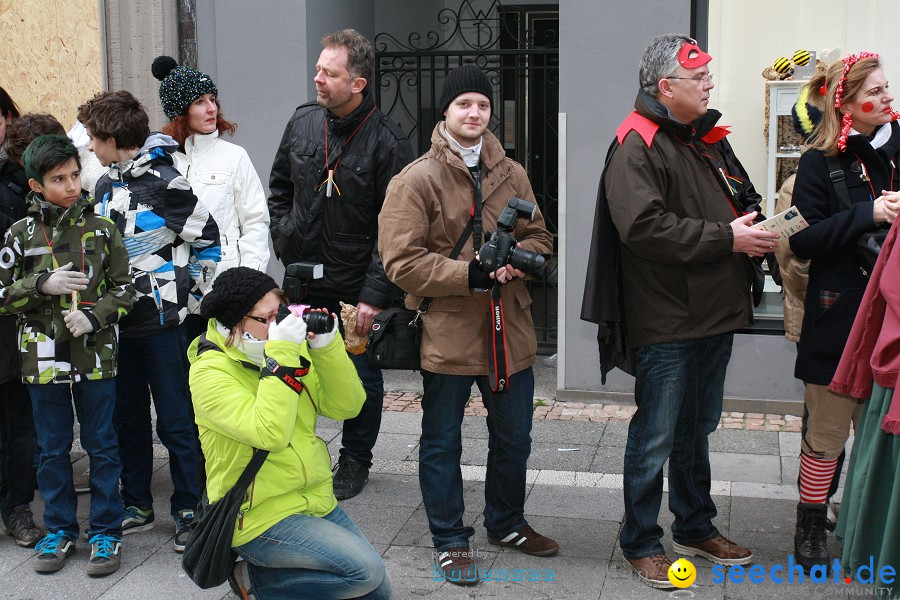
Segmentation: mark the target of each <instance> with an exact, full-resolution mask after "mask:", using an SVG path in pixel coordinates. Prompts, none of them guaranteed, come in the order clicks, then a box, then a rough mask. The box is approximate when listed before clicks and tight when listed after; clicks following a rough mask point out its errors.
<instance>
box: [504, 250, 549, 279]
mask: <svg viewBox="0 0 900 600" xmlns="http://www.w3.org/2000/svg"><path fill="white" fill-rule="evenodd" d="M544 262H545V261H544V257H543V256H541V255H540V254H539V253H537V252H532V251H531V250H525V249H523V248H513V249H512V250H510V251H509V264H511V265H512V266H513V267H514V268H516V269H519V270H520V271H524V272H525V273H526V274H528V275H531V276H532V277H537V278H542V277H543V276H544Z"/></svg>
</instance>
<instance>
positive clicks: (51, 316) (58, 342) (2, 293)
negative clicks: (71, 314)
mask: <svg viewBox="0 0 900 600" xmlns="http://www.w3.org/2000/svg"><path fill="white" fill-rule="evenodd" d="M28 200H29V202H30V205H29V209H28V215H27V216H26V217H25V218H24V219H22V220H21V221H18V222H16V223H15V224H14V225H13V226H12V227H10V229H9V231H8V232H7V234H6V238H5V240H4V242H3V247H2V248H0V286H2V287H0V315H4V314H18V315H19V349H20V351H21V353H22V377H23V379H24V380H25V382H26V383H68V382H74V381H82V380H91V379H106V378H109V377H115V375H116V361H117V358H118V344H119V342H118V338H119V327H118V325H117V323H118V322H119V321H120V320H121V319H122V317H124V316H125V315H126V314H127V313H128V311H129V310H130V309H131V305H132V304H133V303H134V285H133V284H132V275H131V266H130V265H129V263H128V253H127V252H126V251H125V244H124V242H123V241H122V236H121V234H120V233H119V230H118V229H117V228H116V225H115V223H113V222H112V221H110V220H109V219H107V218H105V217H101V216H99V215H96V214H94V212H93V210H92V204H93V200H92V198H91V197H90V196H89V195H88V194H87V193H86V192H85V193H83V194H82V196H81V198H80V199H79V200H77V201H76V202H75V203H74V204H73V205H72V206H71V207H69V208H68V209H65V208H62V207H59V206H55V205H53V204H50V203H49V202H47V201H46V200H44V198H43V197H42V196H40V195H38V194H34V193H32V194H30V195H29V197H28ZM69 262H71V263H72V264H73V265H74V268H75V269H78V270H80V271H82V272H84V273H85V274H87V276H88V278H89V280H90V283H88V288H87V289H86V290H84V291H82V292H79V293H78V298H77V301H78V307H77V308H78V309H79V310H83V311H84V312H85V313H86V314H87V315H88V318H89V319H90V320H91V322H92V324H93V325H94V331H93V332H92V333H88V334H86V335H83V336H80V337H78V338H73V337H72V334H71V333H69V330H68V329H67V328H66V325H65V323H64V322H63V314H62V311H64V310H72V297H71V296H69V295H63V296H45V295H44V294H42V293H41V292H39V291H38V283H39V282H40V281H41V280H42V276H46V275H47V274H48V273H49V272H50V271H51V270H52V269H55V268H57V267H59V266H60V265H65V264H66V263H69Z"/></svg>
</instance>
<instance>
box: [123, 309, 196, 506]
mask: <svg viewBox="0 0 900 600" xmlns="http://www.w3.org/2000/svg"><path fill="white" fill-rule="evenodd" d="M185 352H187V343H186V339H185V333H184V330H183V329H182V328H181V327H168V328H166V329H163V330H161V331H158V332H156V333H153V334H150V335H147V336H142V337H123V338H122V339H121V341H120V342H119V374H118V375H117V376H116V416H115V423H116V431H117V432H118V434H119V456H120V457H121V460H122V501H123V502H124V503H125V505H126V506H138V507H141V508H145V509H146V508H152V507H153V495H152V494H151V492H150V479H151V477H152V475H153V424H152V422H151V419H150V393H151V392H152V394H153V405H154V407H155V408H156V433H157V435H159V439H160V441H161V442H162V443H163V445H164V446H165V447H166V449H167V450H168V451H169V471H170V472H171V474H172V484H173V485H174V488H175V491H174V492H173V493H172V497H171V498H170V504H171V512H172V514H173V515H174V514H176V513H177V512H178V511H180V510H185V509H190V510H194V509H195V508H196V507H197V502H199V500H200V466H199V447H198V442H197V437H196V435H195V434H194V420H193V417H192V413H191V405H190V395H189V393H188V382H187V370H186V363H185V360H184V355H185ZM148 386H149V387H148Z"/></svg>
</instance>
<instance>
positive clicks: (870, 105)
mask: <svg viewBox="0 0 900 600" xmlns="http://www.w3.org/2000/svg"><path fill="white" fill-rule="evenodd" d="M860 108H861V109H862V111H863V112H864V113H870V112H872V111H873V110H875V105H874V104H873V103H872V102H863V104H862V106H860Z"/></svg>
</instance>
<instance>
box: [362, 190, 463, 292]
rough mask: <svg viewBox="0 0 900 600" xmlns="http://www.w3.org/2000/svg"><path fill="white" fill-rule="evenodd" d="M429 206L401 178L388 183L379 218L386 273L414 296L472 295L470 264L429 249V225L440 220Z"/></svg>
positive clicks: (428, 203)
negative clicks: (437, 219) (435, 220)
mask: <svg viewBox="0 0 900 600" xmlns="http://www.w3.org/2000/svg"><path fill="white" fill-rule="evenodd" d="M430 204H431V202H430V201H429V200H426V199H425V198H423V197H422V196H421V195H420V194H419V193H418V192H417V190H415V189H413V187H412V186H410V185H409V184H408V183H407V182H406V181H404V180H403V178H402V176H397V177H394V179H392V180H391V182H390V184H388V188H387V192H386V193H385V198H384V208H383V209H382V210H381V214H380V215H379V216H378V251H379V253H380V254H381V260H382V261H383V262H384V270H385V273H387V276H388V278H389V279H390V280H391V281H393V282H394V283H395V284H397V285H398V286H400V288H402V289H403V291H405V292H407V293H409V294H412V295H415V296H430V297H441V296H470V295H471V294H472V291H471V290H470V289H469V270H468V264H467V262H468V261H463V260H451V259H449V258H447V257H446V256H443V255H441V254H439V253H437V252H432V251H430V250H429V249H428V235H429V223H431V222H432V221H433V220H434V219H436V218H437V215H436V214H435V210H434V207H433V206H431V205H430ZM464 228H465V223H462V224H461V225H460V228H459V231H456V232H448V234H451V235H454V236H455V237H454V240H455V239H456V238H458V237H459V235H460V234H462V231H463V229H464ZM448 254H449V252H448Z"/></svg>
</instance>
